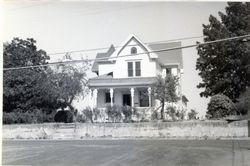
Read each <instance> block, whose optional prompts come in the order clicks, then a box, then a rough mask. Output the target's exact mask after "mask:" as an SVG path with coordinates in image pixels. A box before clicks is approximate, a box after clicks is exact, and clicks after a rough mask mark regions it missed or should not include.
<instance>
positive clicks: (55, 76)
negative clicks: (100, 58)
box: [50, 54, 89, 111]
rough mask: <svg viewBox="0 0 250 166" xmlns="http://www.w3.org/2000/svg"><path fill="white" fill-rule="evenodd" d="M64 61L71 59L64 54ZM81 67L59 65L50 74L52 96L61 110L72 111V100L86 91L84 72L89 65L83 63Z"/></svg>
mask: <svg viewBox="0 0 250 166" xmlns="http://www.w3.org/2000/svg"><path fill="white" fill-rule="evenodd" d="M64 59H66V60H71V57H70V55H68V54H66V55H65V57H64ZM81 65H82V66H76V65H70V64H67V65H65V64H60V65H58V66H57V69H56V70H55V71H54V72H53V73H50V77H51V80H52V81H53V82H52V86H53V88H54V96H56V98H57V103H58V104H59V106H60V107H61V109H62V110H63V109H65V108H66V107H69V108H70V110H71V111H74V108H73V106H72V102H73V100H74V99H76V97H77V96H78V95H80V94H83V95H84V92H85V91H86V84H87V79H86V71H87V70H88V67H89V66H88V65H89V64H88V63H87V62H83V63H82V64H81Z"/></svg>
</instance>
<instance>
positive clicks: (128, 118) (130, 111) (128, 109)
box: [121, 106, 133, 122]
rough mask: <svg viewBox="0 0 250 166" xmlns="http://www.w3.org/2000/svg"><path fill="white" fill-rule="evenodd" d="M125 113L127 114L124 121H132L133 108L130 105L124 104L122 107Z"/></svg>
mask: <svg viewBox="0 0 250 166" xmlns="http://www.w3.org/2000/svg"><path fill="white" fill-rule="evenodd" d="M121 110H122V113H123V115H124V116H125V119H124V122H131V121H132V114H133V108H131V107H130V106H123V107H122V108H121Z"/></svg>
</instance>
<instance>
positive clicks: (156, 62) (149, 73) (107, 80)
mask: <svg viewBox="0 0 250 166" xmlns="http://www.w3.org/2000/svg"><path fill="white" fill-rule="evenodd" d="M180 46H181V42H172V43H155V44H144V43H143V42H142V41H141V40H140V39H138V38H137V37H136V36H135V35H130V36H129V37H128V38H127V39H126V40H125V41H124V43H123V44H122V45H121V47H119V48H115V47H114V46H113V45H111V46H110V48H109V50H108V51H107V52H105V53H98V54H97V56H96V58H97V60H96V61H95V62H94V64H93V67H92V72H95V73H96V74H97V77H94V78H91V79H89V88H90V89H91V92H92V101H93V103H94V104H93V105H94V107H97V108H105V107H106V106H107V105H111V106H113V105H119V106H125V105H128V106H132V107H143V108H148V107H151V108H152V107H154V106H156V105H157V102H156V100H155V99H154V95H153V94H152V87H153V84H154V83H155V81H156V76H157V75H159V74H160V75H162V76H166V74H170V73H171V74H173V75H175V76H178V77H179V80H180V84H179V86H178V88H177V93H178V94H179V95H181V94H182V93H181V76H182V73H183V60H182V51H181V49H175V50H171V51H159V50H161V49H167V48H174V47H180Z"/></svg>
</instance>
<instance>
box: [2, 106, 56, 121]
mask: <svg viewBox="0 0 250 166" xmlns="http://www.w3.org/2000/svg"><path fill="white" fill-rule="evenodd" d="M54 115H55V111H52V112H51V113H50V114H47V113H44V112H43V111H42V110H39V109H34V110H32V111H28V112H20V111H19V110H14V112H10V113H6V112H4V113H3V124H14V123H26V124H29V123H43V122H54Z"/></svg>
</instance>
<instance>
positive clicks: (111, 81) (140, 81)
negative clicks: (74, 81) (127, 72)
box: [89, 77, 156, 88]
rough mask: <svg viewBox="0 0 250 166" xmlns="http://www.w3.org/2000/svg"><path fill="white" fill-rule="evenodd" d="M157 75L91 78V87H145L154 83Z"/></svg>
mask: <svg viewBox="0 0 250 166" xmlns="http://www.w3.org/2000/svg"><path fill="white" fill-rule="evenodd" d="M155 81H156V77H133V78H112V77H110V78H108V77H106V78H100V77H96V78H91V79H89V88H115V87H145V86H150V85H153V84H154V83H155Z"/></svg>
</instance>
